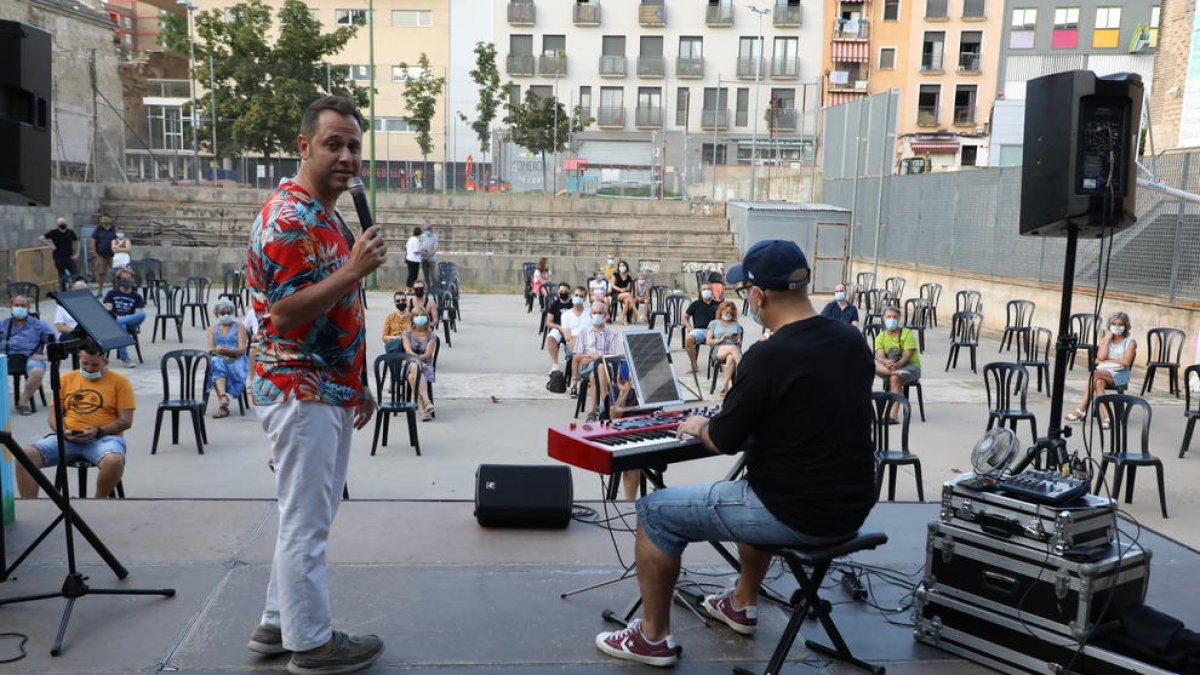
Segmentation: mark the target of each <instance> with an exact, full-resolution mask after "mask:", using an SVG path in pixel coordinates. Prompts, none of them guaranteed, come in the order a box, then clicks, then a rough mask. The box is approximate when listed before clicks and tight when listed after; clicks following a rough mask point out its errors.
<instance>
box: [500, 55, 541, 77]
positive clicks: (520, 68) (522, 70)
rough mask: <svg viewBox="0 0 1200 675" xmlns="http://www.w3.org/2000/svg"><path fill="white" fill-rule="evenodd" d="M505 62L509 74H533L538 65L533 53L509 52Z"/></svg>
mask: <svg viewBox="0 0 1200 675" xmlns="http://www.w3.org/2000/svg"><path fill="white" fill-rule="evenodd" d="M505 62H506V63H505V65H506V68H505V72H507V73H508V74H509V75H533V73H534V68H535V66H536V58H535V57H534V56H533V54H509V55H508V58H507V59H505Z"/></svg>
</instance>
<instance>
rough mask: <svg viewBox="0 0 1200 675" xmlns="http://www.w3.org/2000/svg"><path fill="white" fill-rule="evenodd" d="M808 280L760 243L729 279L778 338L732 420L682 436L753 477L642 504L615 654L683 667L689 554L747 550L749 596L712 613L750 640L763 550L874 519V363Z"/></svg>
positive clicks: (772, 244) (756, 360) (744, 576)
mask: <svg viewBox="0 0 1200 675" xmlns="http://www.w3.org/2000/svg"><path fill="white" fill-rule="evenodd" d="M810 276H811V271H810V268H809V266H808V261H807V259H806V258H805V257H804V253H803V252H802V251H801V250H800V247H799V246H797V245H796V244H795V243H793V242H790V241H783V240H771V241H762V242H759V243H757V244H755V245H754V246H752V247H751V248H750V250H749V251H747V252H746V256H745V258H744V260H743V262H742V264H740V265H735V266H734V267H733V268H732V269H731V270H730V271H729V274H728V275H727V281H728V283H729V285H730V286H731V287H734V288H736V289H737V291H738V293H739V295H741V296H742V297H744V298H747V299H748V300H749V307H750V312H749V313H750V315H751V317H753V318H754V319H755V321H757V322H758V323H760V324H762V325H764V326H765V327H767V328H769V329H770V330H771V332H772V336H771V339H770V340H767V341H765V342H762V343H760V344H758V345H757V346H755V347H754V349H751V350H747V351H746V354H745V356H744V357H743V359H742V363H741V365H740V366H739V368H738V371H737V374H736V376H735V378H734V382H733V386H732V388H731V389H730V390H729V394H728V395H727V396H726V398H725V401H724V405H723V406H722V409H721V412H720V413H719V414H718V415H717V416H716V417H715V418H713V419H712V420H709V419H708V418H705V417H691V418H689V419H687V420H685V421H684V422H683V423H682V424H681V425H680V426H679V434H680V435H684V434H686V435H691V436H695V437H697V438H700V439H702V440H703V442H704V444H705V446H706V447H707V448H708V449H709V450H711V451H712V452H720V453H725V454H734V453H737V452H739V451H743V452H745V453H746V454H745V467H746V471H745V475H744V477H742V478H741V479H739V480H734V481H718V482H716V483H707V484H701V485H687V486H680V487H672V488H666V489H663V490H658V491H656V492H654V493H652V494H650V495H648V496H646V497H643V498H642V499H640V500H639V501H638V503H637V512H638V531H637V543H636V549H635V554H636V558H637V570H638V585H639V587H640V590H641V594H642V600H643V603H644V605H643V607H644V611H643V618H642V619H639V620H634V621H633V622H631V623H630V624H629V626H628V627H627V628H625V629H623V630H619V631H614V632H606V633H600V634H599V635H597V636H596V647H597V648H598V649H600V651H602V652H604V653H605V654H608V655H610V656H613V657H616V658H620V659H627V660H630V661H637V662H639V663H645V664H649V665H653V666H669V665H672V664H674V663H675V662H676V661H677V660H678V654H679V650H678V649H677V647H676V645H675V643H674V641H673V639H672V638H671V624H670V608H671V594H672V591H673V590H674V588H675V583H676V581H677V580H678V578H679V569H680V560H681V558H682V555H683V550H684V548H685V547H686V546H687V544H688V543H691V542H698V541H728V542H736V543H737V548H738V555H739V557H740V560H741V574H740V576H739V577H738V580H737V584H736V586H735V587H734V588H732V589H730V590H727V591H725V592H723V593H718V594H716V595H710V596H707V597H705V598H704V609H705V610H706V611H707V613H708V614H710V615H712V616H713V617H714V618H716V619H719V620H720V621H722V622H724V623H725V624H727V625H728V626H729V627H730V628H732V629H733V630H735V631H737V632H738V633H740V634H743V635H752V634H753V633H754V631H755V629H756V628H757V625H758V617H757V603H758V594H759V589H760V585H761V584H762V580H763V577H764V576H765V575H766V573H767V568H768V567H769V566H770V563H771V555H770V554H769V553H766V552H764V551H762V550H759V549H757V548H755V547H754V544H759V545H772V546H789V545H790V546H820V545H826V544H831V543H836V542H838V541H842V540H845V539H848V538H849V537H850V536H851V535H853V534H854V533H855V532H856V531H857V530H858V528H859V526H861V525H862V523H863V521H864V520H865V519H866V517H867V514H868V513H869V512H870V510H871V507H872V506H874V504H875V498H876V491H875V477H874V468H875V460H874V451H873V447H872V444H871V438H870V429H871V417H872V411H871V385H872V381H873V377H874V365H873V358H872V356H871V352H870V350H869V349H867V346H866V343H865V342H863V339H862V336H861V335H860V334H859V333H858V331H856V330H855V329H854V328H852V327H851V326H849V325H848V324H844V323H841V322H837V321H833V320H830V319H827V318H824V317H822V316H819V315H818V314H817V312H816V311H815V310H814V309H813V306H812V303H811V302H810V301H809V298H808V290H807V288H808V282H809V280H810Z"/></svg>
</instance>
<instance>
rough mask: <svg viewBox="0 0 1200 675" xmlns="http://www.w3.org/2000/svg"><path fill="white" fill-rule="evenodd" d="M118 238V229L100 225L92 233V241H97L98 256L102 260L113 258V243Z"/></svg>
mask: <svg viewBox="0 0 1200 675" xmlns="http://www.w3.org/2000/svg"><path fill="white" fill-rule="evenodd" d="M116 238H117V228H115V227H104V226H103V225H99V226H97V227H96V230H95V231H94V232H92V239H94V240H95V241H96V255H98V256H100V257H101V258H111V257H113V250H112V243H113V240H114V239H116Z"/></svg>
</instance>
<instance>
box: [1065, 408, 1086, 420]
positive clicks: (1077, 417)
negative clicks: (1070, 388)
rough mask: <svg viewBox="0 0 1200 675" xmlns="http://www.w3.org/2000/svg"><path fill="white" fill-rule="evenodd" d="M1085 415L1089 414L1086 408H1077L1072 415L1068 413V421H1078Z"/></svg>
mask: <svg viewBox="0 0 1200 675" xmlns="http://www.w3.org/2000/svg"><path fill="white" fill-rule="evenodd" d="M1085 415H1087V411H1086V410H1076V411H1075V412H1073V413H1071V414H1070V415H1067V418H1066V419H1067V421H1068V422H1078V421H1079V420H1081V419H1083V418H1084V416H1085Z"/></svg>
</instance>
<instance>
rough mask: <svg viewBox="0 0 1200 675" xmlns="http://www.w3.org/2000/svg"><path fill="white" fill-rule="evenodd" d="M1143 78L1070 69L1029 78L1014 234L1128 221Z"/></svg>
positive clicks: (1098, 232) (1108, 227)
mask: <svg viewBox="0 0 1200 675" xmlns="http://www.w3.org/2000/svg"><path fill="white" fill-rule="evenodd" d="M1141 115H1142V77H1141V76H1140V75H1137V74H1134V73H1119V74H1116V75H1107V76H1105V77H1096V74H1095V73H1093V72H1091V71H1088V70H1071V71H1067V72H1064V73H1055V74H1053V75H1046V76H1045V77H1039V78H1035V79H1032V80H1030V81H1029V83H1028V88H1027V89H1026V97H1025V147H1024V163H1023V165H1022V169H1021V234H1026V235H1049V236H1065V235H1066V233H1067V230H1068V229H1069V228H1071V227H1077V228H1079V234H1080V235H1081V236H1085V237H1101V236H1105V235H1109V234H1112V233H1113V232H1115V231H1117V230H1121V229H1124V228H1126V227H1129V226H1130V225H1132V224H1133V223H1134V221H1135V220H1136V219H1135V217H1134V213H1133V209H1134V203H1135V194H1136V188H1137V162H1136V159H1137V154H1136V153H1137V136H1138V130H1139V124H1140V120H1141Z"/></svg>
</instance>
